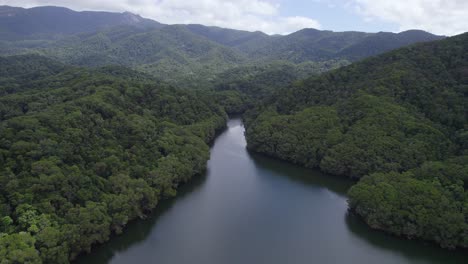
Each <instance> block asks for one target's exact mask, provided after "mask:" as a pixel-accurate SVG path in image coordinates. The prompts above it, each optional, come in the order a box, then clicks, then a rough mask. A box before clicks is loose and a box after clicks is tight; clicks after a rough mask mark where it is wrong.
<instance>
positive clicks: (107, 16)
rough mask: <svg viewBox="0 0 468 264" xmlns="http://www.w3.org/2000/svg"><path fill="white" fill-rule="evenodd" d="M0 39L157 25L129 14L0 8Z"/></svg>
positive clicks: (154, 22)
mask: <svg viewBox="0 0 468 264" xmlns="http://www.w3.org/2000/svg"><path fill="white" fill-rule="evenodd" d="M0 25H1V26H0V39H1V40H21V39H40V38H45V37H46V38H51V37H54V36H57V37H58V36H60V35H73V34H77V33H83V32H96V31H99V30H102V29H105V28H110V27H115V26H124V25H134V26H138V27H160V26H162V25H161V24H159V23H158V22H156V21H153V20H150V19H144V18H142V17H140V16H138V15H135V14H132V13H128V12H125V13H121V14H120V13H110V12H86V11H85V12H75V11H73V10H70V9H67V8H63V7H53V6H46V7H35V8H29V9H25V8H20V7H10V6H0Z"/></svg>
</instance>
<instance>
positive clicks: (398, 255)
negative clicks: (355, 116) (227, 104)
mask: <svg viewBox="0 0 468 264" xmlns="http://www.w3.org/2000/svg"><path fill="white" fill-rule="evenodd" d="M245 146H246V142H245V138H244V127H243V125H242V122H241V120H240V119H231V120H230V121H229V122H228V129H227V130H226V131H225V132H224V133H223V134H221V135H220V136H219V137H218V138H217V140H216V141H215V143H214V145H213V147H212V149H211V159H210V161H209V163H208V171H207V173H206V175H204V176H202V177H199V178H196V179H194V180H193V182H191V183H190V184H188V185H185V186H183V187H182V188H181V189H180V190H179V195H178V196H177V198H175V199H171V200H168V201H163V202H161V203H160V204H159V206H158V210H156V212H154V214H153V215H152V216H151V217H150V218H149V219H147V220H145V221H135V222H133V223H131V224H130V225H129V226H128V228H126V229H125V231H124V234H122V235H120V236H116V237H113V238H112V239H111V240H110V241H109V242H108V243H106V244H104V245H101V246H98V247H96V248H95V249H94V250H93V252H92V253H91V254H90V255H87V256H82V257H81V258H80V259H79V260H78V261H77V263H83V264H84V263H91V264H93V263H113V264H123V263H125V264H127V263H132V264H138V263H160V264H180V263H184V264H185V263H187V264H188V263H190V264H194V263H195V264H231V263H232V264H244V263H268V264H276V263H278V264H279V263H281V264H283V263H293V264H295V263H298V264H300V263H307V264H309V263H359V264H363V263H379V264H385V263H392V264H393V263H444V264H445V263H468V255H467V254H466V253H465V252H463V253H462V252H451V251H446V250H442V249H439V248H437V247H434V246H432V245H426V244H424V243H422V242H415V241H406V240H400V239H397V238H395V237H392V236H388V235H385V234H383V233H381V232H376V231H372V230H370V229H369V228H368V227H367V226H366V225H364V224H363V223H362V222H360V221H359V219H357V218H356V217H355V216H353V215H350V214H348V212H347V201H346V191H347V190H348V188H349V187H350V186H351V185H352V182H350V181H348V180H346V179H343V178H336V177H331V176H327V175H323V174H321V173H320V172H318V171H313V170H307V169H303V168H299V167H296V166H293V165H290V164H288V163H284V162H281V161H278V160H274V159H270V158H266V157H262V156H258V155H253V154H250V153H248V152H247V151H246V149H245Z"/></svg>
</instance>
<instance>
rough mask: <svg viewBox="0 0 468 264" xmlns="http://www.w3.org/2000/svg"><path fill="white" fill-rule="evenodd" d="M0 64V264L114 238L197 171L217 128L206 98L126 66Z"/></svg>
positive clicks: (66, 254)
mask: <svg viewBox="0 0 468 264" xmlns="http://www.w3.org/2000/svg"><path fill="white" fill-rule="evenodd" d="M0 61H1V63H0V72H1V73H2V79H1V81H0V83H1V84H0V87H1V88H0V91H1V97H0V106H1V109H0V120H1V122H0V186H1V188H0V262H1V263H40V262H44V263H66V262H68V260H69V259H73V258H74V257H75V256H76V255H77V254H79V253H80V252H83V251H89V250H90V248H91V246H92V245H93V244H95V243H100V242H104V241H106V240H107V239H108V238H109V235H110V234H111V232H117V233H119V232H121V230H122V228H123V227H124V226H125V225H126V224H127V222H128V221H129V220H131V219H134V218H137V217H144V215H145V212H147V211H149V210H151V209H153V208H154V207H155V206H156V205H157V203H158V200H159V199H162V198H165V197H171V196H174V195H175V193H176V190H175V189H176V187H177V185H178V184H179V183H181V182H186V181H188V180H189V179H190V178H191V177H192V176H194V175H197V174H200V173H202V172H203V170H204V168H205V166H206V161H207V160H208V157H209V148H208V145H207V143H209V141H210V140H212V139H213V137H214V136H215V133H216V131H217V130H218V129H220V128H222V127H223V126H224V125H225V118H226V115H225V112H224V110H223V109H222V108H221V107H219V105H217V104H215V103H214V101H215V100H213V98H212V95H210V94H208V93H201V92H190V91H182V90H179V89H176V88H172V87H170V86H167V85H164V84H162V83H158V82H157V81H155V80H151V79H147V77H146V76H145V75H144V74H140V73H136V72H134V71H132V70H128V69H124V68H118V67H106V68H100V69H94V70H92V71H90V70H87V69H82V68H75V67H69V66H64V65H61V64H60V63H56V62H53V61H50V60H49V59H46V58H43V57H39V56H18V57H9V58H1V59H0ZM6 73H8V74H6ZM6 76H9V77H6ZM25 76H27V77H25Z"/></svg>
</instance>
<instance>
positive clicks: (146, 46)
mask: <svg viewBox="0 0 468 264" xmlns="http://www.w3.org/2000/svg"><path fill="white" fill-rule="evenodd" d="M441 38H442V37H439V36H434V35H432V34H429V33H426V32H422V31H407V32H402V33H399V34H394V33H382V32H381V33H376V34H370V33H361V32H331V31H319V30H314V29H304V30H301V31H298V32H295V33H293V34H290V35H286V36H269V35H266V34H263V33H261V32H246V31H238V30H230V29H222V28H217V27H205V26H201V25H163V24H160V23H157V22H154V21H152V20H147V19H143V18H141V17H139V16H137V15H133V14H130V13H123V14H115V13H105V12H74V11H71V10H68V9H64V8H55V7H43V8H34V9H21V8H12V7H0V55H4V56H6V57H0V259H1V261H0V262H2V261H3V260H5V261H4V262H11V263H23V262H30V263H38V262H46V263H64V262H65V263H66V262H67V261H69V260H70V259H73V258H74V257H76V255H77V254H79V253H80V252H83V251H89V250H90V248H91V246H92V245H93V244H96V243H101V242H103V241H105V240H107V239H108V237H109V235H110V234H111V233H112V232H116V233H119V232H121V231H122V228H123V227H124V226H125V225H126V224H127V222H128V221H129V220H131V219H134V218H138V217H140V218H142V217H145V215H146V213H147V212H149V211H150V210H152V209H153V208H154V207H155V206H156V204H157V202H158V201H159V200H160V199H163V198H166V197H170V196H173V195H175V192H176V187H177V186H178V185H179V184H180V183H184V182H186V181H188V180H189V179H190V178H191V177H192V176H194V175H197V174H200V173H201V172H202V171H203V170H204V168H205V164H206V161H207V159H208V146H207V143H208V142H210V141H211V140H212V139H213V138H214V136H215V132H216V131H217V130H218V129H219V128H221V127H223V126H224V122H225V118H226V113H243V112H244V111H245V110H247V109H249V110H250V111H249V112H248V114H247V115H246V120H247V125H248V130H247V137H248V140H249V145H248V147H249V148H250V149H252V150H255V151H257V152H261V153H265V154H268V155H270V156H275V157H279V158H281V159H285V160H288V161H292V162H294V163H297V164H301V165H304V166H307V167H319V168H321V169H322V170H323V171H325V172H328V173H331V174H336V175H346V176H350V177H353V178H359V179H360V178H362V181H361V182H359V183H358V184H357V185H356V186H355V187H354V188H353V189H352V190H351V191H350V198H351V200H350V205H351V207H352V208H353V209H354V210H355V211H356V212H357V213H358V214H359V215H361V216H362V217H363V218H364V219H365V220H366V222H367V223H369V224H370V225H371V226H372V227H374V228H377V229H382V230H386V231H389V232H391V233H394V234H397V235H405V236H408V237H411V238H421V239H427V240H434V241H436V242H437V243H439V244H440V245H442V246H443V247H449V248H454V247H468V242H467V237H468V231H467V230H468V225H467V219H468V209H467V204H468V194H467V192H466V188H467V186H468V183H467V181H468V180H467V176H466V175H467V173H466V170H467V168H466V161H467V158H466V155H468V153H467V150H466V149H467V146H468V127H467V123H468V122H467V111H466V109H467V106H468V105H467V104H468V103H467V98H466V96H467V93H468V91H467V89H468V77H467V76H468V58H467V56H468V55H467V54H468V49H467V43H468V35H467V34H464V35H461V36H458V37H454V38H450V39H446V40H442V41H439V42H434V43H427V44H418V45H412V46H410V47H407V48H404V49H400V50H396V51H391V52H389V53H386V54H384V55H380V56H378V57H375V58H371V59H365V58H366V57H369V56H373V55H377V54H381V53H383V52H386V51H389V50H392V49H395V48H398V47H402V46H406V45H410V44H413V43H416V42H424V41H431V40H439V39H441ZM7 55H8V56H7ZM363 59H365V60H363ZM358 60H363V61H361V62H357V63H355V64H352V65H350V66H347V67H344V68H341V67H342V66H346V65H349V64H350V63H351V62H356V61H358ZM337 68H341V69H337ZM329 70H333V71H332V72H329V73H324V72H328V71H329ZM322 73H324V74H322ZM318 74H322V75H320V76H318ZM306 77H310V78H309V79H306V80H303V81H299V80H300V79H304V78H306ZM291 83H293V84H292V85H291ZM187 88H192V89H187ZM440 201H442V202H440Z"/></svg>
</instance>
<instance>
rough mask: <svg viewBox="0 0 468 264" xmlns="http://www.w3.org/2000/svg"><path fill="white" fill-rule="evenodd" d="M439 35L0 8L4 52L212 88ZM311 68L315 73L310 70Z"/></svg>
mask: <svg viewBox="0 0 468 264" xmlns="http://www.w3.org/2000/svg"><path fill="white" fill-rule="evenodd" d="M442 38H444V37H442V36H436V35H433V34H430V33H427V32H424V31H417V30H411V31H405V32H401V33H398V34H395V33H388V32H379V33H364V32H333V31H321V30H316V29H303V30H300V31H298V32H294V33H292V34H289V35H284V36H282V35H273V36H270V35H267V34H264V33H262V32H248V31H242V30H233V29H225V28H218V27H207V26H203V25H165V24H161V23H159V22H156V21H153V20H150V19H145V18H142V17H140V16H138V15H135V14H131V13H128V12H125V13H109V12H90V11H85V12H76V11H72V10H70V9H67V8H62V7H36V8H30V9H24V8H17V7H9V6H1V7H0V48H1V49H0V55H17V54H28V53H36V54H41V55H45V56H48V57H51V58H54V59H56V60H58V61H61V62H64V63H67V64H72V65H77V66H88V67H89V66H90V67H95V66H103V65H109V64H116V65H123V66H128V67H132V68H134V69H138V70H141V71H144V72H147V73H150V74H153V75H158V76H163V77H164V79H165V80H166V81H168V82H169V83H172V84H176V85H180V84H184V85H186V86H193V87H201V86H204V87H206V86H212V85H213V83H215V82H216V78H217V75H218V74H220V73H222V72H224V71H226V70H230V69H233V68H236V67H246V66H247V67H249V66H250V65H252V64H255V65H257V64H260V63H263V64H265V63H267V64H268V63H271V62H275V61H276V62H277V61H281V62H288V63H293V64H300V63H304V62H309V63H320V65H321V66H322V67H325V66H324V65H329V66H330V67H328V68H323V69H321V70H320V71H319V72H322V71H326V70H329V69H332V68H336V67H337V65H339V66H340V65H344V64H349V63H350V62H353V61H357V60H360V59H363V58H366V57H369V56H373V55H377V54H380V53H383V52H386V51H389V50H391V49H395V48H399V47H402V46H406V45H409V44H413V43H417V42H424V41H432V40H438V39H442ZM343 61H345V62H347V63H344V64H343ZM323 62H330V63H327V64H323ZM313 68H315V69H316V68H317V67H313ZM313 73H317V72H314V71H310V72H307V74H313ZM296 77H297V76H296Z"/></svg>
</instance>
